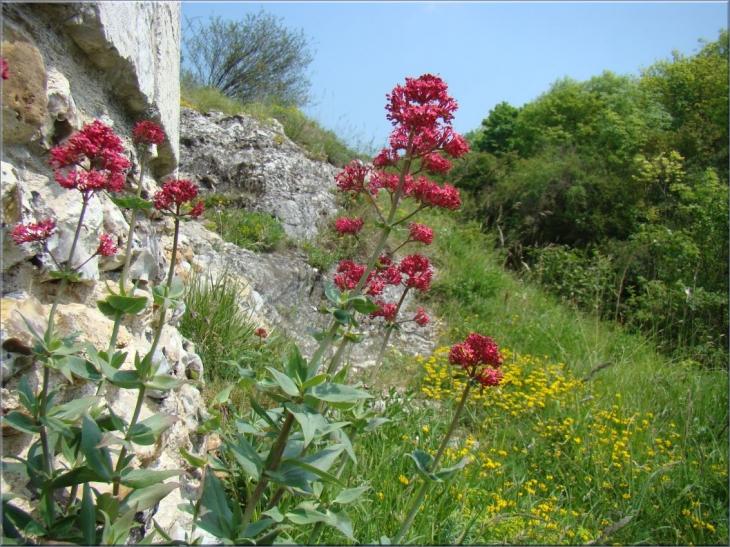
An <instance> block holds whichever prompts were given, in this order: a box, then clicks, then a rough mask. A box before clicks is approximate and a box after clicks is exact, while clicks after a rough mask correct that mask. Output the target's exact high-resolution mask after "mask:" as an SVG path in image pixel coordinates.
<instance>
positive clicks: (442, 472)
mask: <svg viewBox="0 0 730 547" xmlns="http://www.w3.org/2000/svg"><path fill="white" fill-rule="evenodd" d="M472 461H473V460H472V459H471V458H469V457H464V458H462V459H461V461H459V463H457V464H456V465H452V466H451V467H444V468H442V469H439V470H438V471H437V472H436V473H435V475H436V476H437V477H438V478H439V479H443V480H446V479H448V478H450V477H451V476H453V475H454V474H456V472H457V471H460V470H462V469H464V468H465V467H466V466H467V465H469V464H470V463H471V462H472Z"/></svg>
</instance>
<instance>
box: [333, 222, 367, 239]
mask: <svg viewBox="0 0 730 547" xmlns="http://www.w3.org/2000/svg"><path fill="white" fill-rule="evenodd" d="M363 225H364V221H363V219H362V218H346V217H340V218H338V219H337V220H335V230H337V231H338V232H339V233H340V234H341V235H345V234H352V235H354V236H356V235H357V234H358V232H360V230H362V227H363Z"/></svg>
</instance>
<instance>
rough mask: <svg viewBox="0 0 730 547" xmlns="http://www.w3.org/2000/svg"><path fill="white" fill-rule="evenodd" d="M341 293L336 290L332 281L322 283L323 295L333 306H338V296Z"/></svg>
mask: <svg viewBox="0 0 730 547" xmlns="http://www.w3.org/2000/svg"><path fill="white" fill-rule="evenodd" d="M341 294H342V293H341V292H340V291H339V289H338V288H337V285H335V284H334V283H332V281H329V280H325V282H324V295H325V296H326V297H327V300H329V301H330V302H332V303H333V304H339V303H340V296H341Z"/></svg>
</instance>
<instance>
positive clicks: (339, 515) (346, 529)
mask: <svg viewBox="0 0 730 547" xmlns="http://www.w3.org/2000/svg"><path fill="white" fill-rule="evenodd" d="M326 522H327V524H329V525H330V526H334V527H335V528H337V529H338V530H339V531H340V532H342V533H343V534H345V536H347V539H349V540H350V541H355V542H356V541H357V540H356V539H355V536H354V535H353V530H352V521H351V520H350V515H348V514H347V512H346V511H345V510H344V509H334V510H328V511H327V521H326Z"/></svg>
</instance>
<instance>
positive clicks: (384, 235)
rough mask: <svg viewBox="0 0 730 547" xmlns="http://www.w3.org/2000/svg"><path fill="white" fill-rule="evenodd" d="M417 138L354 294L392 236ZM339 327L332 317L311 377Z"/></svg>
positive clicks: (311, 366)
mask: <svg viewBox="0 0 730 547" xmlns="http://www.w3.org/2000/svg"><path fill="white" fill-rule="evenodd" d="M414 138H415V133H414V132H413V131H411V134H410V136H409V137H408V147H407V149H406V155H405V160H404V163H403V168H402V169H401V173H400V178H399V179H398V188H397V189H396V191H395V197H394V199H393V201H392V203H391V206H390V212H389V214H388V219H387V220H386V222H385V226H383V230H382V231H381V233H380V239H379V240H378V242H377V243H376V245H375V250H374V251H373V254H372V256H371V257H370V261H369V262H368V265H367V267H366V268H365V271H364V272H363V274H362V276H361V277H360V281H359V282H358V284H357V286H356V287H355V289H354V290H353V291H352V296H357V295H359V294H360V291H361V290H362V288H363V286H364V285H365V282H366V281H367V279H368V276H369V275H370V272H372V271H373V269H374V268H375V264H376V263H377V262H378V259H379V258H380V254H381V253H382V252H383V249H385V244H386V243H387V242H388V237H389V236H390V232H391V230H392V223H393V219H394V218H395V214H396V212H397V210H398V204H399V202H400V198H401V196H402V194H403V185H404V183H405V180H406V175H407V174H408V171H409V170H410V168H411V161H412V160H411V150H412V148H413V139H414ZM351 306H352V304H349V305H348V307H347V310H349V309H350V307H351ZM338 327H339V323H337V321H335V320H334V319H332V324H331V326H330V329H329V331H328V332H327V335H326V336H325V337H324V339H323V340H322V341H321V342H320V343H319V346H317V349H316V350H315V351H314V354H313V355H312V358H311V360H310V362H309V369H308V375H309V376H310V377H311V376H312V375H313V374H314V373H315V372H316V370H317V367H318V366H319V361H320V360H321V359H322V356H323V355H324V353H325V351H327V348H329V346H330V344H331V343H332V339H333V338H334V336H335V333H336V332H337V329H338Z"/></svg>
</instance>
